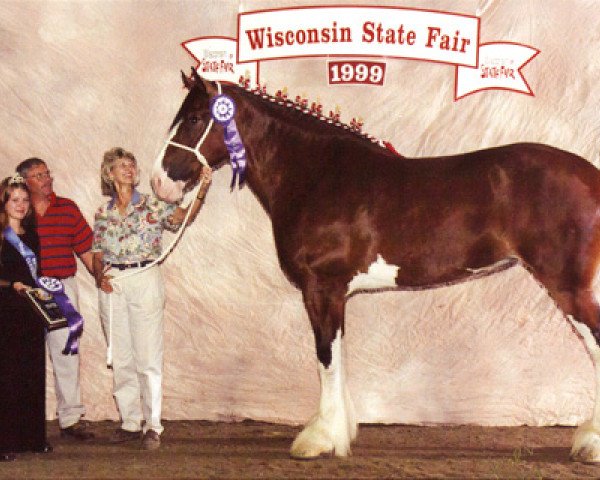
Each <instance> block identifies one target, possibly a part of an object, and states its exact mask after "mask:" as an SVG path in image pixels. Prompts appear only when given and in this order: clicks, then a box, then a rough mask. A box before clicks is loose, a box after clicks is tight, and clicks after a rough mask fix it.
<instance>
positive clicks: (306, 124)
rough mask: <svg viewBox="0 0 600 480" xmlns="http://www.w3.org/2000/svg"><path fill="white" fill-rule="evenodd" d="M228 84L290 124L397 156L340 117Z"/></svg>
mask: <svg viewBox="0 0 600 480" xmlns="http://www.w3.org/2000/svg"><path fill="white" fill-rule="evenodd" d="M229 86H230V87H231V88H233V89H235V90H236V91H237V92H239V93H240V94H241V95H242V96H243V97H244V98H246V99H247V100H248V101H250V102H251V103H252V104H260V105H261V106H262V107H263V108H264V109H266V110H267V111H268V112H272V113H276V114H277V117H278V118H280V119H286V120H287V121H289V122H291V123H292V124H298V122H299V121H301V122H303V123H302V128H311V130H313V132H314V133H317V134H321V135H336V136H340V135H341V136H347V138H349V139H354V140H362V141H364V142H365V144H367V145H369V144H370V145H371V146H376V147H379V148H380V149H382V150H383V151H384V152H387V153H390V154H393V155H395V156H397V155H399V154H398V153H396V152H395V151H394V150H393V149H392V148H390V147H391V145H390V144H389V143H386V142H384V141H383V140H380V139H378V138H376V137H375V136H373V135H370V134H367V133H363V132H362V131H361V130H360V128H356V127H354V126H351V125H348V124H346V123H343V122H341V121H340V120H339V119H334V118H331V117H328V116H326V115H323V114H322V113H320V112H318V111H315V110H314V109H311V108H309V107H308V106H305V105H302V104H299V103H297V102H295V101H293V100H290V99H289V98H284V97H281V96H277V95H271V94H269V93H266V92H265V91H264V90H263V89H259V88H255V89H250V88H249V87H244V86H241V85H229ZM182 109H183V106H182Z"/></svg>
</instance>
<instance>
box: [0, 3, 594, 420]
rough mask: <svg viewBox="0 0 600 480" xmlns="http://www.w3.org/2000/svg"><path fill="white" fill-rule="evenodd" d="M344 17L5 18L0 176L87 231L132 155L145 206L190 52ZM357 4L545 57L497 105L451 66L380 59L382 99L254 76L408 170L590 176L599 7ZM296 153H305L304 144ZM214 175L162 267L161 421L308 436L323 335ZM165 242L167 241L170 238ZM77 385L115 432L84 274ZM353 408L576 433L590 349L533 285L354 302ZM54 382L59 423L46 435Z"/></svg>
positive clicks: (235, 195)
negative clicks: (503, 158)
mask: <svg viewBox="0 0 600 480" xmlns="http://www.w3.org/2000/svg"><path fill="white" fill-rule="evenodd" d="M317 3H318V4H322V5H335V4H337V3H340V4H347V3H348V2H346V1H341V2H335V1H319V2H315V1H307V2H293V1H258V0H255V1H251V0H246V1H242V2H238V1H234V0H197V1H185V0H184V1H174V0H173V1H167V0H163V1H144V2H139V1H138V2H136V1H127V0H124V1H27V0H22V1H6V0H3V1H1V2H0V58H1V61H0V97H1V98H2V109H1V110H0V126H1V129H2V133H3V141H2V142H1V143H0V175H1V176H2V177H4V176H7V175H9V174H11V173H12V172H13V169H14V166H16V164H17V163H18V162H20V161H21V160H23V159H25V158H27V157H30V156H39V157H41V158H43V159H45V160H47V162H48V165H49V167H50V169H51V170H52V172H53V173H54V175H55V190H56V192H57V193H58V194H61V195H65V196H68V197H70V198H72V199H73V200H75V201H76V202H77V203H78V204H79V206H80V207H81V210H82V211H83V213H84V215H85V217H86V218H87V219H88V221H89V222H90V223H92V222H93V216H94V212H95V210H96V209H97V208H98V206H99V205H100V204H101V203H102V202H103V201H105V198H103V197H102V196H101V193H100V172H99V167H100V162H101V159H102V154H103V152H104V151H105V150H107V149H109V148H111V147H113V146H122V147H124V148H126V149H128V150H130V151H132V152H134V153H135V155H136V156H137V158H138V161H139V163H140V165H141V168H142V181H141V184H140V190H142V191H149V189H150V187H149V181H148V176H149V171H150V168H151V165H152V163H153V161H154V158H155V157H156V155H157V153H158V152H159V150H160V148H161V147H162V142H163V141H164V139H165V136H166V133H167V129H168V127H169V125H170V123H171V121H172V119H173V116H174V115H175V113H176V111H177V109H178V107H179V105H180V103H181V102H182V100H183V98H184V95H185V91H184V90H183V89H182V85H181V79H180V73H179V71H180V70H184V71H186V72H188V71H189V68H190V67H191V66H192V65H194V64H195V63H194V60H193V59H192V58H191V57H190V56H189V54H188V53H187V52H186V51H185V50H184V49H183V48H182V47H181V45H180V44H181V42H183V41H185V40H188V39H191V38H195V37H201V36H209V35H219V36H235V35H236V28H237V14H238V12H240V11H249V10H256V9H263V8H274V7H283V6H296V5H315V4H317ZM361 4H364V5H373V6H382V5H390V6H403V7H418V8H428V9H432V10H441V11H448V12H457V13H463V14H468V15H475V14H476V13H477V12H479V14H480V16H481V42H491V41H498V40H504V41H511V42H518V43H523V44H527V45H531V46H533V47H535V48H537V49H539V50H541V53H540V54H539V55H538V57H536V58H535V59H534V60H533V61H532V62H531V63H530V64H529V65H527V66H526V67H525V68H524V74H525V76H526V78H527V81H528V82H529V84H530V85H531V87H532V89H533V91H534V93H535V96H534V97H530V96H526V95H521V94H517V93H512V92H507V91H486V92H481V93H477V94H474V95H470V96H468V97H466V98H464V99H462V100H460V101H457V102H455V101H454V67H452V66H450V65H443V64H435V63H430V62H422V61H412V60H400V59H387V60H384V61H386V63H387V74H386V79H385V84H384V86H329V85H328V84H327V77H326V59H324V58H305V59H294V60H285V61H284V60H279V61H270V62H262V63H261V66H260V72H261V80H262V81H263V82H266V84H267V90H268V91H269V92H271V93H274V92H275V91H276V90H278V89H279V88H282V87H287V89H288V92H289V94H290V96H295V95H297V94H300V95H303V96H306V97H308V98H309V99H310V100H311V101H312V100H316V99H319V100H320V101H321V102H322V103H323V104H324V107H325V108H324V109H325V110H326V111H328V110H329V109H333V108H335V106H336V105H337V106H339V107H340V108H341V112H342V119H343V120H344V121H349V120H350V119H351V118H352V117H355V116H356V117H362V118H363V120H364V130H365V131H367V132H369V133H372V134H373V135H375V136H377V137H380V138H382V139H384V140H388V141H390V142H392V143H393V145H394V146H395V147H396V149H397V150H398V151H400V152H402V153H403V154H404V155H406V156H424V155H427V156H430V155H444V154H451V153H458V152H465V151H470V150H475V149H479V148H484V147H491V146H495V145H500V144H506V143H512V142H518V141H534V142H543V143H547V144H550V145H553V146H556V147H559V148H563V149H566V150H569V151H571V152H574V153H577V154H579V155H582V156H584V157H585V158H587V159H589V160H590V161H591V162H593V163H596V162H597V160H598V152H599V148H598V141H597V140H598V135H599V133H600V116H599V115H598V105H599V104H600V88H598V86H597V85H598V79H599V78H600V56H599V55H598V51H599V50H600V37H599V36H598V32H600V16H599V15H597V2H595V1H591V0H590V1H584V0H575V1H571V2H561V1H554V2H548V1H547V0H497V1H493V0H488V1H479V2H478V1H472V0H459V1H455V0H452V1H450V0H439V1H429V2H422V1H416V0H403V1H402V2H397V1H394V2H391V1H386V0H376V1H374V2H368V1H363V2H361ZM289 148H290V149H292V148H294V145H293V144H290V145H289ZM230 175H231V171H230V168H229V167H228V166H224V167H223V168H222V169H220V170H219V171H217V172H216V173H215V175H214V183H213V186H212V187H211V189H210V191H209V193H208V197H207V200H206V203H205V205H204V207H203V209H202V211H201V213H200V215H199V217H198V218H197V220H196V222H195V223H194V224H193V225H192V226H191V227H190V228H188V229H187V231H186V232H185V234H184V236H183V238H182V239H181V241H180V242H179V245H178V246H177V247H176V249H175V250H174V252H173V253H172V254H171V255H170V256H169V257H168V259H167V260H166V262H165V263H164V265H163V266H162V271H163V275H164V278H165V283H166V290H167V305H166V312H165V369H164V417H165V418H166V419H208V420H228V421H230V420H238V419H244V418H252V419H256V420H265V421H273V422H283V423H291V424H295V423H303V422H305V421H306V420H307V419H308V418H309V417H310V416H311V415H312V413H314V411H315V409H316V408H317V405H318V394H319V384H318V381H319V380H318V376H317V363H316V358H315V353H314V351H315V349H314V342H313V338H312V331H311V329H310V325H309V322H308V318H307V315H306V313H305V311H304V307H303V304H302V299H301V294H300V292H299V291H297V290H296V289H295V288H294V287H293V286H291V285H290V284H289V282H288V281H287V280H286V278H285V277H284V275H283V274H282V273H281V271H280V269H279V266H278V263H277V259H276V255H275V248H274V244H273V238H272V232H271V226H270V223H269V220H268V218H267V216H266V214H265V212H264V211H263V210H262V208H261V207H260V206H259V204H258V202H257V200H256V199H255V198H254V196H253V195H252V193H251V192H250V191H249V190H248V189H247V188H245V189H243V190H241V191H235V192H230V191H229V181H230ZM170 238H171V237H168V239H167V240H170ZM78 282H79V285H80V290H81V312H82V314H83V315H84V317H85V319H86V324H85V333H84V336H83V340H82V345H81V362H82V370H81V383H82V389H83V397H84V402H85V404H86V406H87V411H88V414H87V418H88V419H90V420H100V419H106V418H111V419H116V418H117V412H116V409H115V406H114V403H113V399H112V395H111V390H112V374H111V371H110V370H109V369H107V368H106V364H105V347H106V345H105V341H104V337H103V335H102V331H101V328H100V323H99V319H98V308H97V293H96V289H95V287H94V285H93V282H92V279H91V277H90V276H89V275H88V273H87V272H86V271H85V269H84V267H83V266H82V265H81V264H80V268H79V273H78ZM346 325H347V328H346V333H347V336H346V338H347V363H348V382H349V388H350V392H351V394H352V395H353V397H354V400H355V404H356V408H357V415H358V419H359V421H361V422H383V423H392V422H402V423H420V424H425V423H437V422H444V423H477V424H482V425H519V424H529V425H552V424H567V425H571V424H576V423H579V422H581V421H582V420H583V419H584V418H585V417H586V416H588V415H589V414H590V413H591V407H592V401H593V387H594V377H593V370H592V364H591V361H590V360H589V358H588V356H587V354H586V352H585V350H584V347H583V344H582V343H581V341H580V340H579V338H578V337H577V335H576V334H575V333H574V332H573V330H572V328H571V327H570V325H569V324H568V323H567V322H566V321H565V320H564V318H563V317H562V315H561V314H560V312H559V311H558V310H557V309H556V308H555V306H554V304H553V303H552V301H551V300H550V299H549V298H548V296H547V294H546V293H545V291H544V290H543V289H542V288H541V287H540V286H539V285H538V284H537V283H536V282H535V281H534V280H533V279H532V278H531V277H529V276H528V274H527V273H526V272H525V270H524V269H523V268H521V267H515V268H512V269H510V270H508V271H505V272H503V273H500V274H497V275H495V276H493V277H488V278H485V279H483V280H478V281H474V282H470V283H464V284H461V285H457V286H452V287H448V288H439V289H436V290H430V291H422V292H388V293H381V294H368V295H358V296H355V297H353V298H352V299H351V300H350V301H349V303H348V305H347V323H346ZM51 376H52V370H51V366H50V364H49V365H48V392H47V393H48V395H47V398H48V401H47V409H48V415H49V418H53V417H54V409H55V398H54V387H53V381H52V377H51Z"/></svg>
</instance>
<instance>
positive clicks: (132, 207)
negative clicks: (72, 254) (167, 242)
mask: <svg viewBox="0 0 600 480" xmlns="http://www.w3.org/2000/svg"><path fill="white" fill-rule="evenodd" d="M176 208H177V205H174V204H169V203H166V202H163V201H161V200H158V199H157V198H156V197H154V196H150V195H146V194H141V193H139V192H138V191H137V190H134V192H133V197H132V199H131V203H130V204H129V205H128V206H127V210H126V211H125V215H123V216H122V215H121V214H120V213H119V209H118V208H117V206H116V202H115V199H114V198H113V199H112V200H110V201H109V202H108V203H106V204H104V205H102V206H101V207H100V208H99V209H98V211H97V212H96V215H95V217H94V243H93V245H92V251H95V252H102V253H103V254H104V255H103V260H104V262H105V263H133V262H143V261H144V260H155V259H156V258H158V257H159V256H160V254H161V252H162V232H163V230H164V229H165V228H167V229H169V230H171V229H172V228H173V227H172V225H171V224H170V223H169V221H168V220H167V218H168V217H169V216H170V215H171V214H173V212H174V211H175V209H176Z"/></svg>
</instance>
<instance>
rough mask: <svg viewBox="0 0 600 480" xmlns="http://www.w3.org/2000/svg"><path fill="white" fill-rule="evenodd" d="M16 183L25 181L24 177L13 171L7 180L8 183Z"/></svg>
mask: <svg viewBox="0 0 600 480" xmlns="http://www.w3.org/2000/svg"><path fill="white" fill-rule="evenodd" d="M17 183H25V179H24V178H23V177H22V176H21V174H19V173H15V174H14V175H13V176H12V177H10V180H9V181H8V184H9V185H15V184H17Z"/></svg>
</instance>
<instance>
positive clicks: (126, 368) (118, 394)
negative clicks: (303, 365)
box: [99, 266, 165, 434]
mask: <svg viewBox="0 0 600 480" xmlns="http://www.w3.org/2000/svg"><path fill="white" fill-rule="evenodd" d="M136 270H138V271H139V270H140V269H128V270H124V271H122V272H121V271H119V270H116V269H112V270H109V272H108V274H109V275H114V277H115V278H116V277H118V276H119V275H120V274H125V273H127V274H129V273H131V272H134V271H136ZM113 287H114V288H115V291H113V293H110V294H106V293H104V292H102V291H101V290H99V306H100V318H101V320H102V326H103V329H104V334H105V336H106V339H107V342H111V344H112V360H113V362H112V368H113V378H114V382H113V384H114V389H113V394H114V397H115V400H116V402H117V407H118V409H119V413H120V415H121V421H122V428H123V429H125V430H129V431H132V432H136V431H139V430H141V429H142V420H144V421H145V423H144V425H143V431H144V433H146V431H147V430H149V429H152V430H154V431H156V432H157V433H159V434H160V433H162V431H163V426H162V424H161V409H162V369H163V309H164V303H165V292H164V286H163V281H162V275H161V272H160V268H159V267H158V266H154V267H152V268H150V269H148V270H145V271H143V272H141V273H137V274H135V275H131V276H128V277H127V278H124V279H123V280H121V281H118V282H113ZM109 297H111V299H112V322H111V323H112V335H111V334H110V328H111V325H109ZM140 398H141V404H140Z"/></svg>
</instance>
